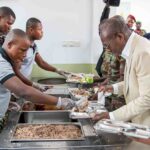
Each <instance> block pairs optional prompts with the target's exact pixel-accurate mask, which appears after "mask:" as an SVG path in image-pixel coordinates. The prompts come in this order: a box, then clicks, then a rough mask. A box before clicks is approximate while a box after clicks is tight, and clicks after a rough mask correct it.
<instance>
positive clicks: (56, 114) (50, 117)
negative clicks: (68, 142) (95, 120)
mask: <svg viewBox="0 0 150 150" xmlns="http://www.w3.org/2000/svg"><path fill="white" fill-rule="evenodd" d="M69 115H70V112H69V111H50V112H46V111H32V112H28V111H24V112H21V114H20V118H19V120H18V123H54V122H59V123H60V122H72V120H71V119H70V118H69ZM74 121H76V120H74Z"/></svg>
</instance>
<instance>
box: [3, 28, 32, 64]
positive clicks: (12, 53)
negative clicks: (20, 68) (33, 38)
mask: <svg viewBox="0 0 150 150" xmlns="http://www.w3.org/2000/svg"><path fill="white" fill-rule="evenodd" d="M30 44H31V43H30V40H29V38H28V36H27V35H26V33H25V32H24V31H22V30H20V29H13V30H11V31H10V32H9V33H8V34H7V36H6V39H5V42H4V44H3V45H2V47H3V48H4V49H5V51H6V52H7V54H8V55H9V57H10V58H11V60H12V61H14V62H20V61H23V60H24V58H25V57H26V53H27V50H28V49H29V47H30Z"/></svg>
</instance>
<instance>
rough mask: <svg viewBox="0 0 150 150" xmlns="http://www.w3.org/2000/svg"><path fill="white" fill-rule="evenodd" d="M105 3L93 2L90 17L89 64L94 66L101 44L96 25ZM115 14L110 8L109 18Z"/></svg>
mask: <svg viewBox="0 0 150 150" xmlns="http://www.w3.org/2000/svg"><path fill="white" fill-rule="evenodd" d="M104 7H105V3H103V1H102V0H93V15H92V19H93V20H92V40H91V63H92V64H96V63H97V61H98V58H99V57H100V54H101V52H102V44H101V40H100V37H99V34H98V25H99V22H100V17H101V14H102V11H103V9H104ZM115 14H116V8H115V7H111V8H110V15H109V16H110V17H111V16H113V15H115Z"/></svg>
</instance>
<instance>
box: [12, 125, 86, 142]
mask: <svg viewBox="0 0 150 150" xmlns="http://www.w3.org/2000/svg"><path fill="white" fill-rule="evenodd" d="M52 126H53V129H52ZM58 126H59V127H60V126H61V127H63V130H65V129H66V130H67V129H68V130H69V126H73V128H72V129H70V132H71V133H72V134H71V135H70V136H72V137H68V138H67V137H64V138H63V137H62V136H63V135H61V136H60V135H59V136H60V138H54V137H55V135H54V134H51V132H52V131H54V130H56V131H55V133H56V134H59V133H60V132H61V131H62V129H61V130H60V132H59V130H58V128H59V127H58ZM26 127H28V128H29V131H32V132H30V133H28V135H27V132H26V130H27V128H26ZM43 127H45V128H46V129H47V130H48V127H51V129H52V130H51V129H50V131H49V134H48V133H47V132H48V131H46V132H45V129H44V128H43ZM19 128H23V129H24V131H23V129H22V130H20V131H19V137H18V138H17V137H16V136H15V134H16V131H17V129H19ZM30 128H31V129H30ZM54 128H56V129H54ZM74 128H75V129H77V130H78V129H79V130H78V134H79V137H76V135H74V137H73V131H74ZM33 131H34V134H33ZM38 132H39V134H44V133H47V134H48V136H53V137H52V138H51V137H48V136H47V135H45V136H47V137H45V138H44V137H43V138H42V136H41V135H38ZM57 132H58V133H57ZM23 134H24V136H23ZM62 134H64V131H63V133H62ZM74 134H75V133H74ZM67 135H68V134H67V132H66V134H65V135H64V136H67ZM26 136H29V137H30V136H33V138H27V137H26ZM84 137H85V136H84V132H83V129H82V126H81V124H80V123H52V124H17V125H16V127H15V128H14V130H13V132H12V138H11V142H33V141H39V142H42V141H72V140H73V141H74V140H75V141H76V140H84Z"/></svg>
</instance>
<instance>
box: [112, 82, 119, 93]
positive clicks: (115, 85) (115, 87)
mask: <svg viewBox="0 0 150 150" xmlns="http://www.w3.org/2000/svg"><path fill="white" fill-rule="evenodd" d="M112 86H113V89H114V92H113V93H114V94H118V92H119V90H118V84H113V85H112Z"/></svg>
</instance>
